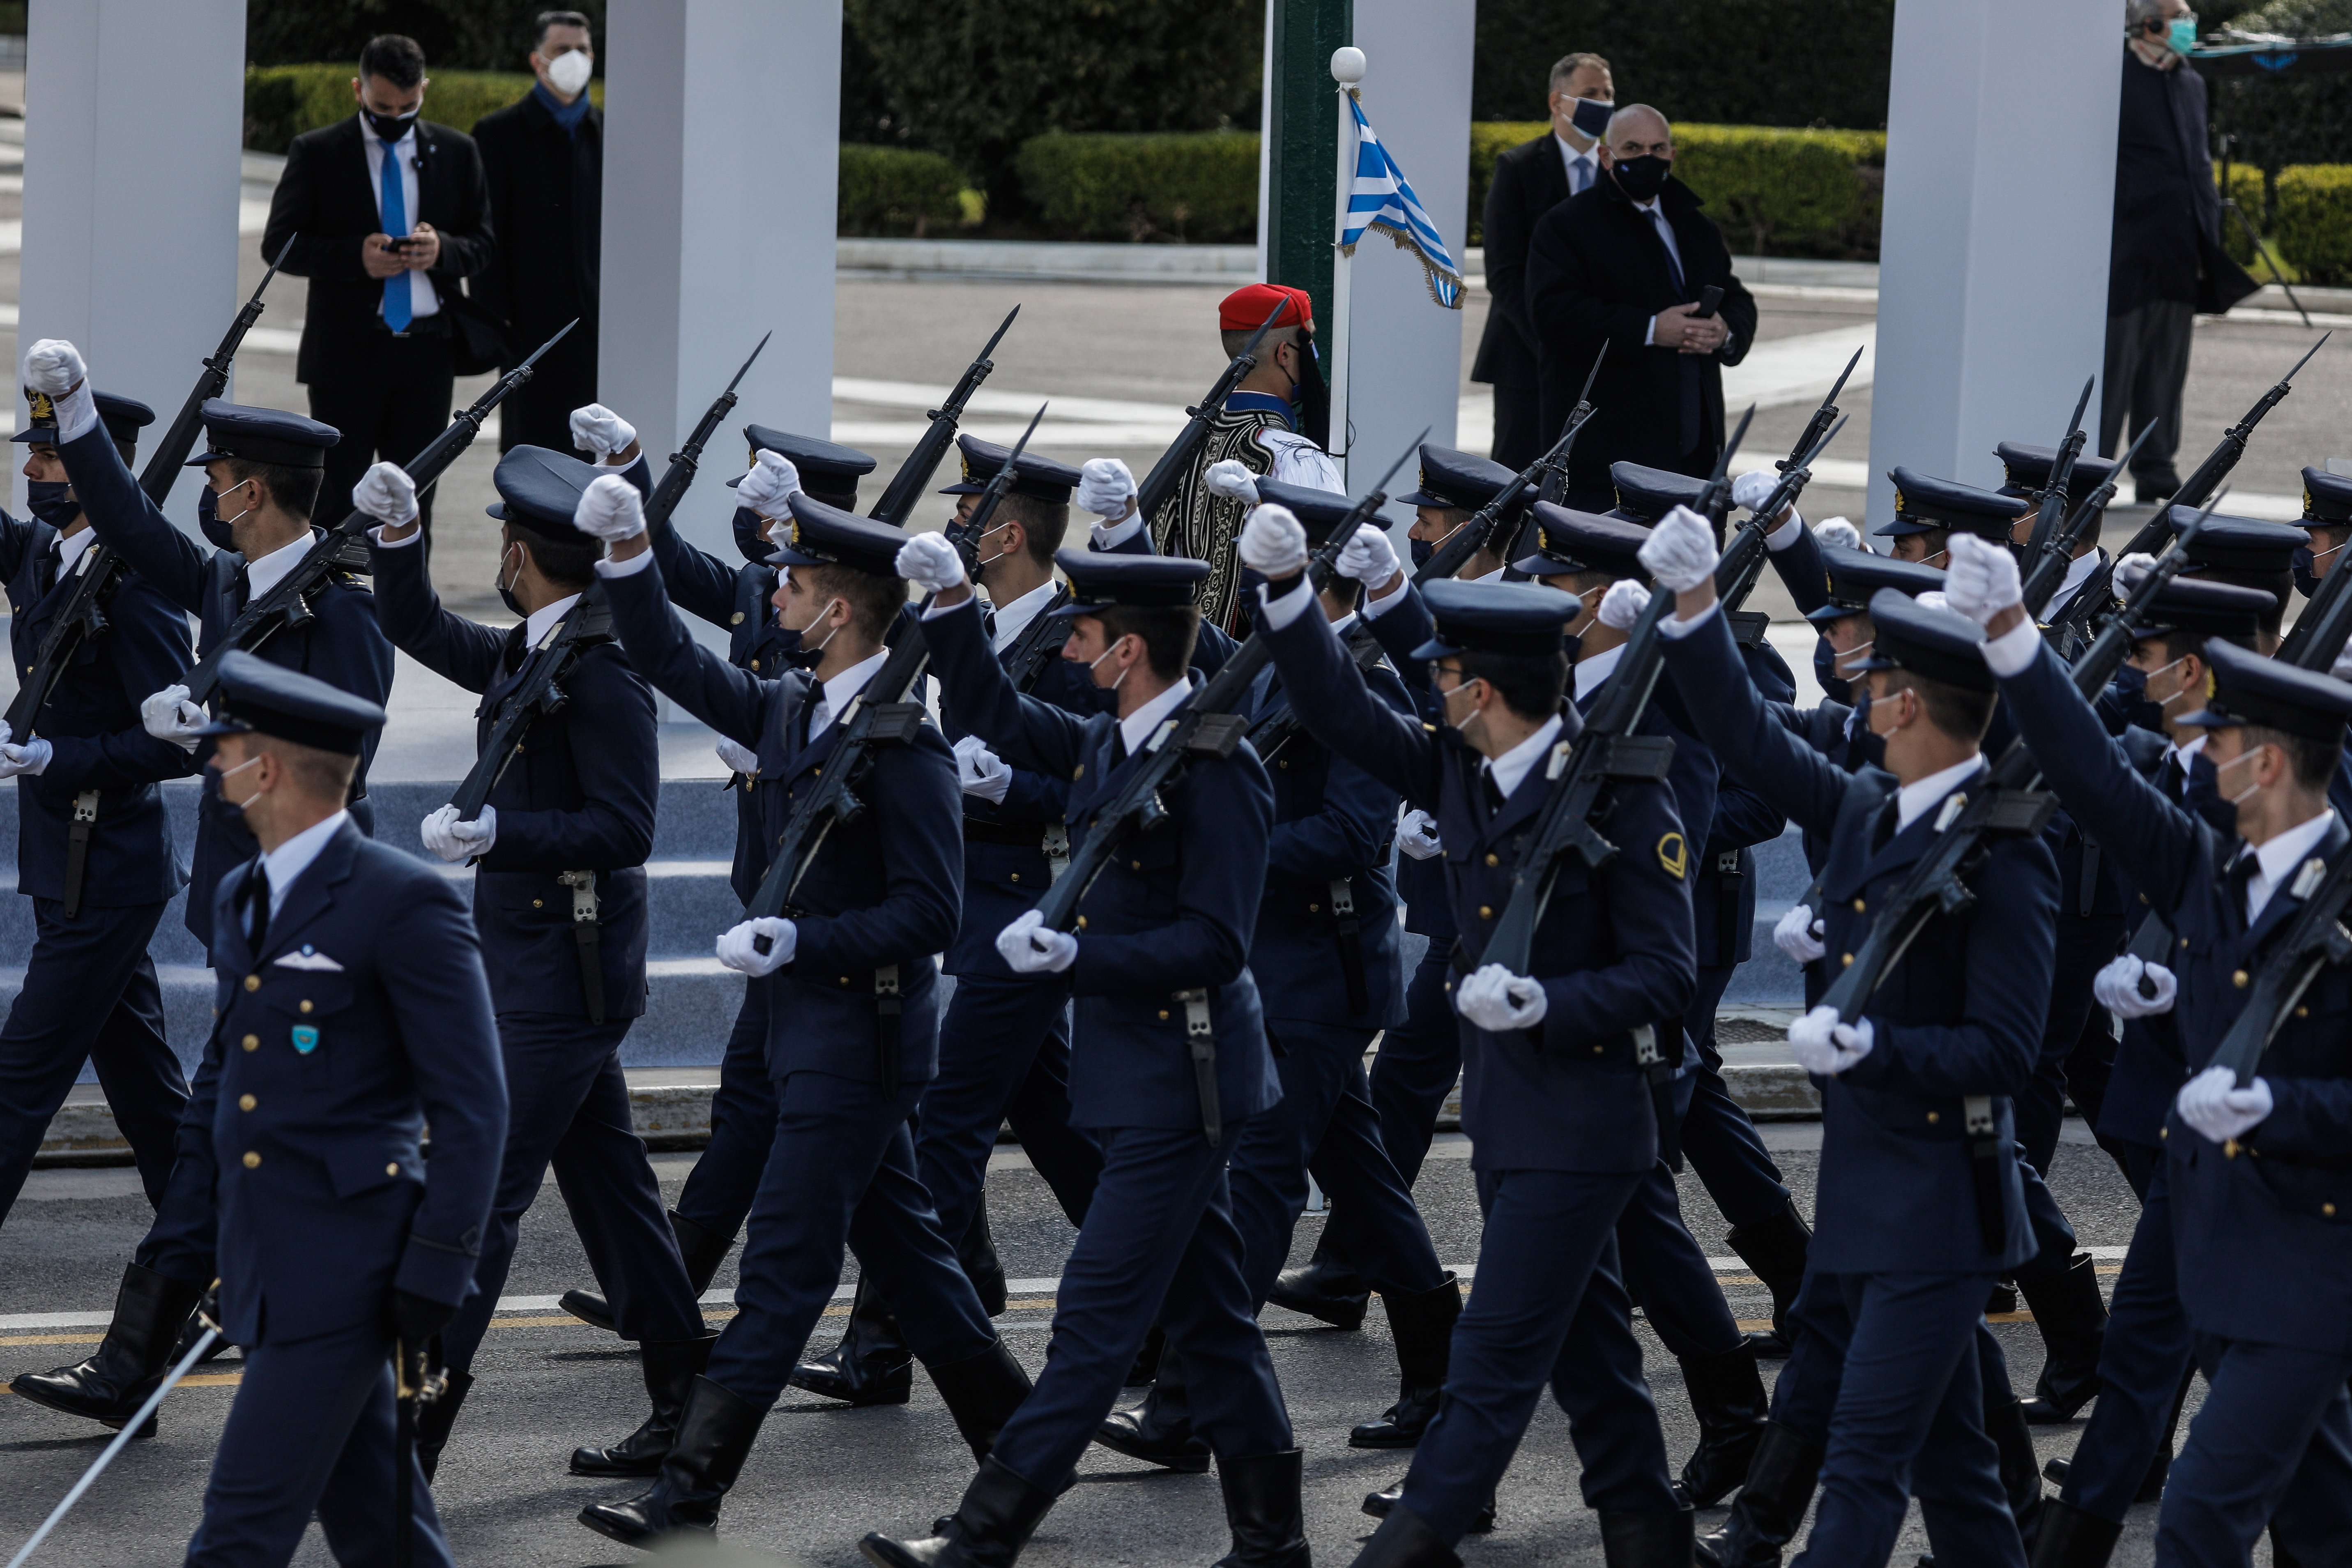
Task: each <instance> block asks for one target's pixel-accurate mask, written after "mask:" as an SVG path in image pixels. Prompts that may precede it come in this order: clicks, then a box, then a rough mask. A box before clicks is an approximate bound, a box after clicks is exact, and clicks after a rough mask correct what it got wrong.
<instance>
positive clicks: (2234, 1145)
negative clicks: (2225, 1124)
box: [2221, 1138, 2238, 1160]
mask: <svg viewBox="0 0 2352 1568" xmlns="http://www.w3.org/2000/svg"><path fill="white" fill-rule="evenodd" d="M2221 1157H2222V1158H2223V1159H2225V1160H2234V1159H2236V1158H2237V1157H2238V1141H2237V1140H2236V1139H2235V1138H2232V1139H2231V1140H2230V1141H2229V1142H2225V1143H2223V1144H2222V1145H2221Z"/></svg>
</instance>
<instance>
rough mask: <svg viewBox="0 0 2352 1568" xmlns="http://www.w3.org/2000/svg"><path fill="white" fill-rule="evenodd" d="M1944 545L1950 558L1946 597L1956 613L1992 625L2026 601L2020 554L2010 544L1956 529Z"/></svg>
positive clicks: (1946, 580)
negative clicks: (1981, 537)
mask: <svg viewBox="0 0 2352 1568" xmlns="http://www.w3.org/2000/svg"><path fill="white" fill-rule="evenodd" d="M1944 548H1945V549H1946V550H1947V551H1948V552H1949V555H1948V560H1949V562H1950V564H1949V565H1948V566H1947V567H1946V568H1945V569H1944V601H1945V603H1946V605H1948V607H1949V608H1950V609H1951V610H1952V611H1953V613H1954V614H1956V615H1962V616H1968V618H1969V619H1970V620H1972V621H1974V622H1976V624H1977V625H1979V626H1990V625H1991V624H1992V618H1993V617H1994V616H1998V615H2000V613H2001V612H2002V611H2003V610H2006V609H2008V608H2009V607H2010V606H2011V605H2018V604H2022V603H2024V601H2025V595H2024V591H2023V589H2022V588H2021V586H2020V585H2019V583H2018V578H2017V557H2016V556H2015V555H2013V554H2011V553H2010V551H2009V549H2008V547H2007V546H2006V545H2000V544H1995V543H1994V542H1992V541H1991V540H1990V539H1980V538H1979V537H1978V536H1977V535H1975V534H1973V533H1962V532H1959V531H1957V530H1955V531H1953V533H1952V534H1951V536H1950V537H1949V538H1948V540H1946V542H1945V545H1944Z"/></svg>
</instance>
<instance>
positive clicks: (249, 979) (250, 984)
mask: <svg viewBox="0 0 2352 1568" xmlns="http://www.w3.org/2000/svg"><path fill="white" fill-rule="evenodd" d="M245 988H246V989H247V991H258V990H260V989H261V976H260V975H258V974H248V975H247V976H246V977H245Z"/></svg>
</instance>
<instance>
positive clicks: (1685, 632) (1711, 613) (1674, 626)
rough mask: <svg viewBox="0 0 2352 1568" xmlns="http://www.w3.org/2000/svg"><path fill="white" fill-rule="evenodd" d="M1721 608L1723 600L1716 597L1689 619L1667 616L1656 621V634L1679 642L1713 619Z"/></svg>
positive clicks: (1669, 640)
mask: <svg viewBox="0 0 2352 1568" xmlns="http://www.w3.org/2000/svg"><path fill="white" fill-rule="evenodd" d="M1722 609H1723V601H1722V600H1721V599H1717V601H1715V603H1713V604H1711V605H1708V606H1707V607H1706V609H1704V610H1701V611H1700V612H1699V613H1698V614H1697V615H1696V616H1692V617H1691V618H1690V619H1689V620H1684V619H1683V618H1682V617H1681V616H1667V617H1666V618H1665V619H1664V620H1663V621H1660V622H1659V623H1658V635H1659V636H1660V637H1664V638H1665V639H1666V640H1667V641H1668V642H1680V641H1682V640H1683V638H1685V637H1688V636H1690V635H1691V634H1692V633H1693V632H1695V631H1696V630H1698V629H1699V627H1701V626H1705V625H1706V623H1707V622H1709V621H1711V620H1713V619H1715V617H1716V616H1717V614H1718V613H1720V612H1721V610H1722Z"/></svg>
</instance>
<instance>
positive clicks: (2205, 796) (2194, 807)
mask: <svg viewBox="0 0 2352 1568" xmlns="http://www.w3.org/2000/svg"><path fill="white" fill-rule="evenodd" d="M2180 804H2181V805H2184V806H2187V807H2188V808H2189V815H2190V816H2195V817H2197V818H2198V819H2200V821H2202V822H2203V823H2204V824H2205V825H2206V826H2208V827H2210V828H2211V829H2212V830H2213V831H2214V832H2216V833H2218V834H2220V835H2221V837H2224V838H2235V837H2237V836H2238V805H2237V803H2236V802H2235V801H2231V800H2225V799H2223V798H2222V795H2221V770H2220V769H2218V768H2216V767H2214V765H2213V764H2212V763H2211V762H2210V760H2209V759H2208V758H2207V757H2206V755H2205V753H2204V752H2202V751H2200V752H2198V753H2197V754H2196V755H2195V756H2193V757H2191V758H2189V777H2188V779H2187V780H2186V781H2185V782H2184V784H2183V787H2182V789H2181V795H2180Z"/></svg>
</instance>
